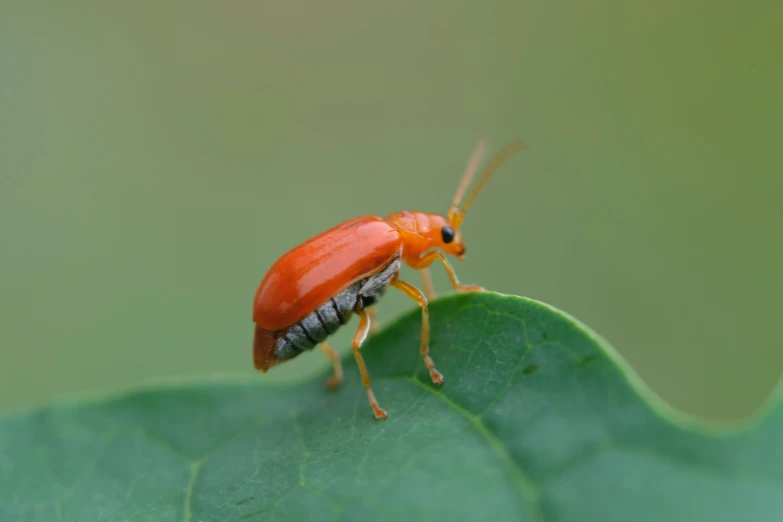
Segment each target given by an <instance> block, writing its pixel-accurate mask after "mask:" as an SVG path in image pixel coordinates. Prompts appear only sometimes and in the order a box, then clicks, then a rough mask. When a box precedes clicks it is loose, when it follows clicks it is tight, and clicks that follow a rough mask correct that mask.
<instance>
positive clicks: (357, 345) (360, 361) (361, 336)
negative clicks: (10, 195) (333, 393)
mask: <svg viewBox="0 0 783 522" xmlns="http://www.w3.org/2000/svg"><path fill="white" fill-rule="evenodd" d="M370 323H371V320H370V316H369V314H367V310H361V311H359V328H357V329H356V333H355V334H354V336H353V342H352V343H351V346H352V347H353V356H354V357H356V365H357V366H358V367H359V373H361V374H362V383H363V384H364V387H365V388H367V398H368V399H369V400H370V407H371V408H372V412H373V413H374V414H375V418H376V419H385V418H386V412H385V411H384V410H383V408H381V407H380V405H379V404H378V401H377V400H375V394H374V393H373V392H372V385H371V383H370V374H369V373H367V367H366V366H365V365H364V358H363V357H362V354H361V352H360V351H359V350H360V349H361V347H362V344H363V343H364V341H365V339H367V334H369V333H370Z"/></svg>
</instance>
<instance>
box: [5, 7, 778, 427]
mask: <svg viewBox="0 0 783 522" xmlns="http://www.w3.org/2000/svg"><path fill="white" fill-rule="evenodd" d="M779 5H780V4H779V3H776V2H770V1H758V2H738V1H737V2H728V1H727V2H708V1H691V2H682V1H679V0H665V1H656V2H652V1H647V2H622V1H598V2H581V1H576V0H571V1H567V2H514V1H502V2H501V1H489V2H465V1H460V2H437V3H436V2H420V1H417V2H413V1H397V2H372V3H370V2H367V3H363V2H349V1H344V0H336V1H330V2H316V1H301V2H249V1H237V0H232V1H228V2H163V3H159V2H133V3H116V2H110V3H100V2H93V3H77V2H43V3H36V2H7V3H4V4H3V5H2V7H0V148H1V149H0V152H1V154H0V239H1V240H2V241H1V242H0V249H2V250H1V251H0V263H1V265H0V408H4V409H7V408H12V407H16V406H19V405H26V404H37V403H41V402H43V401H46V400H49V399H51V398H52V397H54V396H57V395H61V394H65V393H70V392H77V391H87V390H116V389H118V388H125V387H129V386H134V385H137V384H139V383H142V382H144V381H148V380H150V379H159V378H162V377H166V376H171V375H201V374H212V373H230V374H247V375H250V374H252V373H253V370H252V363H251V356H250V338H251V330H252V325H251V322H250V314H251V304H252V298H253V294H254V292H255V289H256V286H257V284H258V282H259V281H260V279H261V278H262V277H263V275H264V273H265V271H266V270H267V268H268V267H269V266H270V265H271V263H272V262H274V260H275V259H276V258H277V257H278V256H279V255H281V254H282V253H283V252H285V251H286V250H287V249H289V248H291V247H293V246H294V245H296V244H297V243H299V242H301V241H303V240H305V239H307V238H308V237H310V236H311V235H313V234H315V233H318V232H320V231H321V230H323V229H325V228H328V227H331V226H333V225H335V224H337V223H339V222H340V221H342V220H345V219H348V218H351V217H354V216H357V215H361V214H365V213H373V214H380V215H385V214H387V213H390V212H392V211H395V210H402V209H410V210H414V209H421V210H428V211H437V212H444V211H445V210H446V209H447V206H448V204H449V201H450V198H451V196H452V194H453V192H454V189H455V188H456V185H457V183H458V181H459V177H460V176H461V174H462V171H463V168H464V164H465V162H466V160H467V157H468V154H469V153H470V150H471V149H472V147H473V145H474V142H475V140H476V139H478V138H479V137H482V136H487V137H488V138H489V139H490V140H491V144H492V146H493V147H492V149H493V150H495V149H497V148H498V147H500V146H501V145H502V144H503V142H505V141H506V140H508V139H510V138H514V137H518V138H521V139H523V140H525V141H526V142H528V143H529V144H530V146H531V148H530V150H528V151H526V152H525V153H524V154H522V155H519V156H516V157H515V158H514V160H513V161H512V162H511V163H509V164H508V165H506V166H505V167H504V168H503V170H501V171H500V173H499V174H498V175H497V176H496V177H495V178H494V179H493V181H492V182H491V184H490V185H488V187H487V189H486V190H485V191H484V192H483V193H482V195H481V197H480V198H479V199H478V200H477V202H476V204H475V205H474V207H473V208H472V210H471V212H470V213H469V214H468V218H467V221H466V224H465V226H464V229H463V233H464V235H465V239H466V242H467V245H468V248H469V255H468V259H467V260H466V261H465V262H464V263H462V264H458V266H457V268H458V274H459V275H460V278H461V279H462V280H463V281H464V282H471V283H473V282H475V283H480V284H482V285H484V286H486V287H488V288H489V289H492V290H497V291H501V292H505V293H512V294H520V295H524V296H529V297H533V298H535V299H539V300H543V301H546V302H548V303H550V304H553V305H555V306H558V307H560V308H562V309H564V310H566V311H568V312H570V313H572V314H574V315H575V316H577V317H579V318H580V319H582V320H583V321H585V322H586V323H587V324H589V325H590V326H592V327H593V328H594V329H596V330H597V331H598V332H599V333H601V334H602V335H604V336H605V337H606V338H607V339H608V340H609V341H610V342H611V343H613V344H614V345H615V346H616V347H617V348H618V350H619V351H620V352H621V353H622V354H623V355H624V356H625V357H626V358H627V359H629V360H630V362H631V364H632V365H633V366H634V367H635V368H636V369H637V370H638V371H639V373H640V374H641V376H642V377H643V378H644V379H645V380H646V381H647V382H648V383H650V384H651V385H652V386H653V388H654V389H655V390H657V391H658V392H659V393H660V394H661V395H662V396H663V397H664V398H665V399H666V400H668V401H670V402H671V403H672V404H674V405H675V406H677V407H680V408H682V409H685V410H687V411H689V412H693V413H697V414H701V415H706V416H709V417H714V418H733V417H737V416H741V415H745V414H747V413H748V412H750V411H752V410H753V409H755V408H756V407H758V405H759V404H760V403H761V401H763V399H764V398H765V396H766V395H767V394H768V393H769V392H770V390H771V388H772V387H773V386H774V384H775V382H776V381H777V379H778V377H779V376H780V374H781V370H782V369H783V343H781V340H780V335H779V334H778V332H777V327H778V326H779V321H780V320H781V317H780V311H781V306H780V305H779V299H780V296H781V294H782V293H783V275H781V270H780V267H781V266H783V243H781V225H783V210H782V209H781V198H782V196H783V183H782V182H781V166H782V165H783V159H782V158H781V154H780V150H781V145H780V140H781V136H783V133H782V132H781V131H783V119H782V118H781V117H782V116H783V97H781V92H783V72H782V71H783V67H782V66H781V58H780V56H781V55H780V53H781V49H783V37H781V36H780V26H779V21H780V20H781V15H783V8H781V7H779ZM405 273H407V274H409V275H408V276H407V278H408V279H409V280H412V281H413V282H416V283H417V284H418V277H415V274H410V272H409V271H408V270H407V269H406V272H405ZM436 274H437V279H436V282H437V285H438V287H439V289H440V290H441V291H447V290H448V285H447V282H446V278H445V277H444V275H443V272H442V271H441V270H440V269H436ZM412 306H413V305H412V304H411V303H410V302H408V301H407V300H405V298H403V297H401V296H398V295H396V294H394V293H390V294H389V296H388V298H387V299H386V300H385V301H384V302H383V306H382V307H381V308H380V310H379V313H380V318H381V319H383V320H386V321H388V320H391V319H392V318H394V317H395V316H397V315H399V313H400V312H402V311H403V310H406V309H409V308H411V307H412ZM348 335H349V333H348V332H347V331H343V332H341V333H340V334H339V335H338V337H337V340H336V342H337V344H339V345H340V346H341V347H342V349H343V351H344V350H345V348H347V342H348ZM411 349H416V348H415V347H411ZM325 366H326V363H325V361H324V360H323V359H322V357H321V356H320V355H319V354H312V355H311V356H306V357H301V358H299V359H298V360H296V361H294V362H292V363H289V364H288V365H284V366H283V367H279V368H276V369H275V370H274V371H272V372H270V373H269V374H267V375H265V376H262V375H260V374H259V375H258V379H259V380H266V381H279V380H286V379H299V378H303V377H307V376H309V375H312V373H313V372H315V371H320V370H321V369H323V368H324V367H325Z"/></svg>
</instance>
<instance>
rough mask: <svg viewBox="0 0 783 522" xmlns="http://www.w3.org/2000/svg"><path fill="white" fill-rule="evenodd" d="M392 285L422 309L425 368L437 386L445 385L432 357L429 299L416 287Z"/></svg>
mask: <svg viewBox="0 0 783 522" xmlns="http://www.w3.org/2000/svg"><path fill="white" fill-rule="evenodd" d="M391 285H392V286H393V287H395V288H398V289H400V290H401V291H402V292H403V293H404V294H405V295H407V296H408V297H410V298H411V299H413V300H414V301H416V302H417V303H418V305H419V306H420V307H421V347H420V351H421V356H422V358H423V359H424V366H426V367H427V369H428V370H429V371H430V377H431V378H432V382H434V383H435V384H443V374H442V373H440V372H439V371H438V370H436V369H435V363H434V362H433V361H432V357H430V313H429V310H428V309H427V297H426V296H425V295H424V294H423V293H422V292H421V290H419V289H418V288H416V287H415V286H413V285H411V284H408V283H406V282H405V281H400V280H399V279H395V280H394V281H392V282H391Z"/></svg>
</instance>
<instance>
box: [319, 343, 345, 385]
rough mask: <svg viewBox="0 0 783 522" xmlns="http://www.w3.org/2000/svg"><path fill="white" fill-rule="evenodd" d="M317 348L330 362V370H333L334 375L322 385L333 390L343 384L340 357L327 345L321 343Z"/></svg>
mask: <svg viewBox="0 0 783 522" xmlns="http://www.w3.org/2000/svg"><path fill="white" fill-rule="evenodd" d="M318 346H319V347H320V348H321V350H323V352H324V353H325V354H326V356H327V357H328V358H329V360H330V361H331V362H332V368H333V369H334V375H332V376H331V377H329V378H328V379H326V382H324V385H325V386H326V387H327V388H329V389H330V390H335V389H337V387H338V386H340V383H341V382H343V365H342V363H341V362H340V356H339V355H338V354H337V352H335V351H334V348H332V347H331V345H329V343H326V342H323V343H321V344H319V345H318Z"/></svg>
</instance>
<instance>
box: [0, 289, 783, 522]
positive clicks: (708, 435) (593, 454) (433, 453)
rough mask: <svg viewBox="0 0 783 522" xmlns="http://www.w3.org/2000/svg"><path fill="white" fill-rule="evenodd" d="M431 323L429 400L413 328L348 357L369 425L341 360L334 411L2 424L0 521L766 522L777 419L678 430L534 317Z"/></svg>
mask: <svg viewBox="0 0 783 522" xmlns="http://www.w3.org/2000/svg"><path fill="white" fill-rule="evenodd" d="M431 317H432V326H433V335H432V355H433V357H434V359H435V361H436V363H437V364H438V368H439V369H440V370H441V371H442V372H443V373H444V375H445V377H446V383H445V385H444V386H443V388H442V389H438V388H437V387H435V386H434V385H432V384H431V383H430V382H429V380H428V375H427V374H426V371H424V368H423V365H422V364H421V362H420V358H419V356H418V338H419V328H420V317H419V314H418V311H416V310H413V311H411V313H409V314H407V315H406V316H405V317H404V318H403V319H402V320H400V321H399V322H397V323H395V324H393V325H391V326H390V327H389V328H387V329H386V330H385V331H384V332H382V333H381V334H379V335H378V336H376V337H374V338H373V339H371V340H370V341H369V342H368V344H367V345H366V347H365V348H364V353H365V357H366V361H367V365H368V367H369V370H370V373H371V375H372V377H373V379H374V389H375V393H376V395H377V397H378V399H379V401H380V402H381V405H382V406H383V407H384V408H386V410H387V411H388V413H389V419H388V420H386V421H377V420H375V419H374V418H373V416H372V414H371V411H370V408H369V406H368V405H367V401H366V396H365V393H364V390H363V388H362V386H361V382H360V380H359V377H358V374H357V372H356V370H355V364H354V363H353V362H352V361H350V360H346V361H345V366H346V380H345V382H344V383H343V386H342V387H341V388H340V389H339V390H337V391H335V392H328V391H326V390H324V388H323V386H322V384H321V382H310V383H304V384H297V385H292V386H287V387H271V386H267V385H264V384H262V383H261V382H262V381H263V380H264V379H263V376H262V375H259V376H258V379H254V380H253V382H205V383H200V384H182V383H180V384H176V385H170V386H165V387H158V388H156V389H149V390H143V391H136V392H133V393H129V394H125V395H122V396H119V397H114V398H107V399H102V400H99V401H93V402H84V403H76V404H58V405H52V406H49V407H47V408H44V409H41V410H38V411H33V412H24V413H17V414H14V415H11V416H8V417H5V418H4V419H2V420H0V520H3V521H45V522H54V521H79V522H85V521H113V522H119V521H133V522H139V521H186V522H187V521H190V522H198V521H203V522H218V521H236V522H239V521H268V520H292V521H306V520H330V519H331V520H356V521H370V520H372V521H375V520H388V521H406V520H448V521H454V520H469V521H475V520H492V521H506V520H509V521H510V520H514V521H519V520H532V521H572V520H573V521H601V522H605V521H623V522H626V521H634V522H638V521H651V522H661V521H669V522H671V521H683V522H701V521H710V522H717V521H726V522H739V521H746V520H747V521H753V522H764V521H780V520H783V451H781V448H780V442H781V440H783V410H782V409H781V407H780V405H779V404H777V403H774V402H770V403H769V405H768V406H767V407H766V410H765V411H764V412H762V413H760V414H759V415H757V416H756V418H755V419H754V420H752V421H749V422H746V423H744V424H742V425H739V426H733V427H716V426H707V425H706V424H703V423H699V422H697V421H695V420H692V419H689V418H687V417H685V416H684V415H681V414H678V413H675V412H673V411H672V410H671V409H670V408H668V407H666V406H665V405H663V404H662V403H661V402H660V401H659V400H658V399H657V398H655V397H654V396H653V395H652V394H651V393H650V392H649V391H648V390H647V389H646V388H645V387H644V386H643V385H642V384H641V383H640V381H639V380H638V379H637V378H636V377H635V375H634V374H633V373H632V372H631V371H630V370H629V369H628V368H627V366H626V365H625V363H623V362H622V361H621V360H620V359H619V357H618V356H617V355H616V353H615V352H614V350H613V349H612V348H611V347H609V345H608V344H607V343H606V342H605V341H603V340H602V339H600V338H599V337H598V336H597V335H595V334H594V333H592V332H591V331H590V330H589V329H587V328H586V327H585V326H583V325H581V324H580V323H578V322H577V321H576V320H574V319H573V318H571V317H569V316H568V315H566V314H564V313H562V312H559V311H557V310H554V309H552V308H550V307H548V306H546V305H543V304H541V303H537V302H535V301H530V300H527V299H521V298H517V297H507V296H501V295H497V294H489V293H486V294H472V295H455V296H451V297H447V298H445V299H441V300H439V301H437V302H436V303H434V304H433V306H432V307H431ZM248 331H249V330H248ZM661 342H666V337H665V335H662V336H661ZM239 349H247V348H244V347H240V348H239ZM305 356H312V357H317V356H318V355H305ZM249 361H250V356H249V354H248V364H250V362H249Z"/></svg>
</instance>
